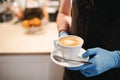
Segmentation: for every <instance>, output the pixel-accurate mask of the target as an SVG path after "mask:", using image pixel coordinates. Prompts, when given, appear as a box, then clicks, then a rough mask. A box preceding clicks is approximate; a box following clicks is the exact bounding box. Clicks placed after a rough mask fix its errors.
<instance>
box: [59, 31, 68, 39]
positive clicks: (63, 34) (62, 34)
mask: <svg viewBox="0 0 120 80" xmlns="http://www.w3.org/2000/svg"><path fill="white" fill-rule="evenodd" d="M64 36H68V33H67V32H65V31H61V32H60V33H59V35H58V37H59V38H60V37H64Z"/></svg>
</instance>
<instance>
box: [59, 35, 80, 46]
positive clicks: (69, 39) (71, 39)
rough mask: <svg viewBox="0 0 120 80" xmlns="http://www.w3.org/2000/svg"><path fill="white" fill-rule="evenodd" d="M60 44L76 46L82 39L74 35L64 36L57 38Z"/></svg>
mask: <svg viewBox="0 0 120 80" xmlns="http://www.w3.org/2000/svg"><path fill="white" fill-rule="evenodd" d="M59 42H60V44H62V45H64V46H77V45H79V44H81V43H82V41H81V40H80V39H79V38H78V37H75V36H66V37H62V38H61V39H59Z"/></svg>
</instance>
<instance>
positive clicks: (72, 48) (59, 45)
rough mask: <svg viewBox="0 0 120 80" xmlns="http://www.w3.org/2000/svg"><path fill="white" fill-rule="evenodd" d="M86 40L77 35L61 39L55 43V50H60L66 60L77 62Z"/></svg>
mask: <svg viewBox="0 0 120 80" xmlns="http://www.w3.org/2000/svg"><path fill="white" fill-rule="evenodd" d="M83 43H84V40H83V39H82V38H81V37H78V36H75V35H68V36H64V37H61V38H59V39H57V40H55V41H54V45H55V48H56V49H55V50H59V51H61V53H62V56H63V57H64V58H66V59H72V60H77V59H78V55H79V54H80V50H81V49H82V45H83Z"/></svg>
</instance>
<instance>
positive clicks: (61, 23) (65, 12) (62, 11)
mask: <svg viewBox="0 0 120 80" xmlns="http://www.w3.org/2000/svg"><path fill="white" fill-rule="evenodd" d="M70 6H71V5H70V0H61V1H60V7H59V11H58V15H57V26H58V31H59V32H60V31H67V32H69V28H70V26H71V19H70V17H71V7H70ZM68 17H69V20H68Z"/></svg>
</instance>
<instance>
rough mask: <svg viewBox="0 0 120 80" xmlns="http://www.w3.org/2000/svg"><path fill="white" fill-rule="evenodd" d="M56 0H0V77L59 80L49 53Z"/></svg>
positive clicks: (59, 70)
mask: <svg viewBox="0 0 120 80" xmlns="http://www.w3.org/2000/svg"><path fill="white" fill-rule="evenodd" d="M58 7H59V0H0V80H62V79H63V72H64V68H63V67H61V66H58V65H56V64H54V62H53V61H52V60H51V58H50V55H51V53H52V51H53V50H54V45H53V42H54V40H56V39H57V38H58V31H57V24H56V22H55V21H56V15H57V12H58Z"/></svg>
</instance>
